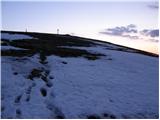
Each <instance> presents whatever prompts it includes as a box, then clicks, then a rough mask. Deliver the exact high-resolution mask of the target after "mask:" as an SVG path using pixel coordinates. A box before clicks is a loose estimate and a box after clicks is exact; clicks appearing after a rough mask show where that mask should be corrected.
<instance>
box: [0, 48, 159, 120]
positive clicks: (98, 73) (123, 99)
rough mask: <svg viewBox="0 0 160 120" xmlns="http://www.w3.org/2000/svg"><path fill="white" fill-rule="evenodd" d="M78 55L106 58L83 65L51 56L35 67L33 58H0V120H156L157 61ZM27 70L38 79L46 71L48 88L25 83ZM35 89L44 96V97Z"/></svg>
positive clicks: (139, 57) (36, 62) (123, 55)
mask: <svg viewBox="0 0 160 120" xmlns="http://www.w3.org/2000/svg"><path fill="white" fill-rule="evenodd" d="M81 49H86V50H88V51H92V52H100V53H103V54H105V55H106V56H104V57H102V58H101V59H98V60H94V61H89V60H87V59H85V58H82V57H78V58H61V57H57V56H54V55H51V56H48V57H47V62H48V63H47V64H41V63H40V62H39V55H38V54H36V55H34V56H32V57H21V58H18V57H17V58H16V57H4V56H3V57H2V60H1V61H2V107H3V108H4V110H3V111H2V118H26V119H27V118H32V119H33V118H37V119H39V118H46V119H47V118H56V117H57V116H63V117H65V118H68V119H70V118H86V117H87V116H89V115H94V114H95V115H97V116H100V117H101V118H105V117H104V116H103V114H104V113H106V114H108V117H106V118H111V117H110V115H114V116H115V117H116V118H158V117H157V116H158V113H159V112H158V58H155V57H150V56H145V55H141V54H136V53H128V52H122V51H114V50H106V49H105V47H102V46H95V47H88V48H87V47H84V48H82V47H81ZM63 62H66V64H64V63H63ZM22 68H23V69H22ZM33 69H42V70H43V72H42V74H45V71H50V72H49V74H48V75H47V79H48V80H49V82H50V83H52V85H53V86H50V87H48V86H47V85H46V83H45V81H43V80H42V79H41V78H34V79H33V80H29V79H27V76H28V75H29V74H30V72H31V71H32V70H33ZM15 72H17V73H18V74H17V75H15V74H14V73H15ZM51 77H52V78H53V79H50V78H51ZM41 89H45V90H46V91H47V95H46V96H42V95H41V92H40V90H41ZM28 91H29V92H28ZM18 96H21V98H20V100H19V101H18V102H15V100H16V98H17V97H18ZM27 98H29V100H28V101H27ZM19 111H20V112H19Z"/></svg>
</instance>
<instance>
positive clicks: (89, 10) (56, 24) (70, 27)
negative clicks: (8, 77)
mask: <svg viewBox="0 0 160 120" xmlns="http://www.w3.org/2000/svg"><path fill="white" fill-rule="evenodd" d="M130 24H134V25H135V26H136V29H137V30H138V31H142V30H144V29H147V30H153V29H158V1H157V0H153V1H147V0H146V1H141V2H138V1H137V2H135V1H132V2H127V1H121V2H111V1H108V2H107V1H106V2H105V1H103V2H98V1H95V2H89V1H88V2H82V1H81V2H80V1H79V2H58V1H56V2H54V1H46V2H44V1H43V2H40V1H39V2H33V1H30V2H26V1H24V2H20V1H6V2H5V1H3V2H2V29H3V30H17V31H25V29H26V28H27V30H28V31H34V32H45V33H56V30H57V28H58V29H60V33H61V34H71V33H74V35H77V36H84V37H89V38H96V39H101V40H104V41H109V42H113V43H117V44H122V45H126V46H130V47H134V48H138V49H145V50H147V51H150V52H154V53H157V50H158V49H157V43H155V42H153V41H149V42H148V41H147V40H146V39H148V40H149V39H151V38H147V37H146V36H144V37H145V40H144V39H139V40H130V39H129V38H124V37H121V36H110V35H104V34H103V35H102V34H100V32H103V31H105V30H106V29H108V28H115V27H121V26H124V27H125V26H127V25H130ZM139 33H140V32H139ZM138 35H140V34H138ZM144 37H143V38H144ZM152 39H157V37H156V38H155V37H154V38H152ZM135 41H136V42H135ZM137 41H138V42H139V43H138V42H137ZM146 41H147V42H146ZM141 42H142V43H143V42H145V44H142V43H141ZM151 46H152V47H153V49H154V50H153V51H152V50H150V49H151V48H149V47H151Z"/></svg>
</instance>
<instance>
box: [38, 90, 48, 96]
mask: <svg viewBox="0 0 160 120" xmlns="http://www.w3.org/2000/svg"><path fill="white" fill-rule="evenodd" d="M40 92H41V95H42V96H43V97H46V96H47V90H46V89H45V88H41V89H40Z"/></svg>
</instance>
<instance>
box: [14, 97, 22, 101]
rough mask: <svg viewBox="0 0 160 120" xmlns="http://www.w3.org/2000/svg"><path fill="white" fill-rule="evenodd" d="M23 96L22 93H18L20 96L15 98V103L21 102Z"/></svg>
mask: <svg viewBox="0 0 160 120" xmlns="http://www.w3.org/2000/svg"><path fill="white" fill-rule="evenodd" d="M21 98H22V95H18V96H17V97H16V98H15V100H14V102H15V103H20V100H21Z"/></svg>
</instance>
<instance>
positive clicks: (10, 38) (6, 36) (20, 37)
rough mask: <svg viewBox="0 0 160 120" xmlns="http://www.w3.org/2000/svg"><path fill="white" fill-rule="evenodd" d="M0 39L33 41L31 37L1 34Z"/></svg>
mask: <svg viewBox="0 0 160 120" xmlns="http://www.w3.org/2000/svg"><path fill="white" fill-rule="evenodd" d="M1 39H7V40H18V39H33V37H31V36H29V35H24V34H9V33H1Z"/></svg>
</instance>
